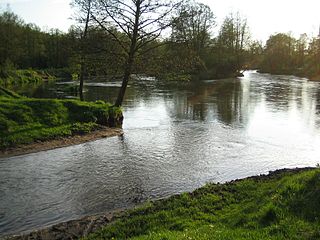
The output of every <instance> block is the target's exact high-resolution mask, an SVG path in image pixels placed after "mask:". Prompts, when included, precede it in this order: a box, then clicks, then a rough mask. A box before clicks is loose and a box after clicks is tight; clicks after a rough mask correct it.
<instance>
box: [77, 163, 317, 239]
mask: <svg viewBox="0 0 320 240" xmlns="http://www.w3.org/2000/svg"><path fill="white" fill-rule="evenodd" d="M319 209H320V170H319V169H313V168H305V169H284V170H279V171H275V172H271V173H270V174H269V175H262V176H255V177H249V178H246V179H242V180H236V181H231V182H228V183H225V184H207V185H206V186H204V187H202V188H199V189H197V190H195V191H194V192H191V193H183V194H180V195H177V196H173V197H170V198H168V199H164V200H160V201H155V202H148V203H146V204H145V205H144V206H143V207H139V208H137V209H134V210H130V211H128V212H126V213H125V214H124V215H123V216H122V217H120V218H119V219H117V220H116V221H114V222H112V223H111V224H108V225H107V226H105V227H103V228H102V229H101V230H99V231H97V232H95V233H93V234H91V235H90V236H89V237H86V238H83V239H86V240H96V239H135V240H137V239H152V240H164V239H166V240H169V239H181V240H182V239H230V240H231V239H277V240H279V239H283V240H284V239H297V240H298V239H320V211H319Z"/></svg>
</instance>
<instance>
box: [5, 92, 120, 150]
mask: <svg viewBox="0 0 320 240" xmlns="http://www.w3.org/2000/svg"><path fill="white" fill-rule="evenodd" d="M122 118H123V117H122V111H121V108H118V107H114V106H112V105H111V104H108V103H105V102H103V101H98V102H81V101H78V100H58V99H33V98H26V97H22V96H19V95H17V94H15V93H13V92H11V91H8V90H7V89H4V88H1V87H0V137H1V138H0V154H2V155H6V154H8V155H12V154H14V153H15V152H17V153H20V152H21V153H25V152H29V151H30V150H31V149H32V147H34V149H39V150H46V149H48V148H51V146H50V145H52V147H53V148H55V147H56V146H57V147H59V146H65V145H66V144H67V145H69V144H72V143H75V144H76V143H80V142H83V141H90V140H92V139H96V138H100V137H103V136H111V135H119V134H121V131H120V130H110V129H107V128H106V127H119V126H121V124H122ZM107 132H108V133H107ZM89 133H90V135H87V134H89ZM85 135H87V136H85ZM69 137H72V138H71V139H70V138H69ZM59 141H61V143H59ZM30 144H31V145H30ZM28 145H29V146H28Z"/></svg>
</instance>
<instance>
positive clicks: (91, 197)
mask: <svg viewBox="0 0 320 240" xmlns="http://www.w3.org/2000/svg"><path fill="white" fill-rule="evenodd" d="M67 84H70V83H68V82H64V83H59V84H56V83H47V84H44V85H43V86H40V87H39V86H38V87H36V88H30V87H27V88H26V89H25V90H24V91H25V92H26V93H27V94H29V95H33V96H37V97H48V96H49V97H56V96H57V95H58V97H61V96H62V97H67V96H66V95H65V93H63V92H62V91H59V90H58V91H57V88H59V87H60V86H66V85H67ZM118 85H119V82H113V83H105V82H102V81H93V82H89V83H87V84H86V89H87V91H86V92H85V97H86V99H87V100H96V99H103V100H113V99H114V98H115V96H116V94H117V91H118V88H117V87H118ZM123 109H124V116H125V120H124V125H123V129H124V135H123V136H121V137H113V138H108V139H101V140H97V141H94V142H88V143H84V144H81V145H76V146H71V147H65V148H60V149H55V150H50V151H46V152H39V153H34V154H28V155H24V156H18V157H11V158H6V159H0V235H6V234H11V233H17V232H23V231H27V230H31V229H36V228H41V227H44V226H48V225H52V224H55V223H58V222H61V221H67V220H70V219H75V218H79V217H82V216H84V215H88V214H95V213H100V212H105V211H111V210H114V209H119V208H120V209H121V208H127V207H132V206H134V205H136V204H138V203H141V202H144V201H147V200H148V199H159V198H164V197H168V196H170V195H173V194H177V193H181V192H185V191H192V190H194V189H195V188H198V187H200V186H203V185H204V184H206V183H208V182H224V181H229V180H232V179H237V178H243V177H246V176H251V175H257V174H262V173H267V172H268V171H269V170H275V169H279V168H292V167H305V166H316V165H317V164H319V163H320V148H319V146H320V83H318V82H309V81H307V80H306V79H303V78H297V77H293V76H275V75H269V74H259V73H256V72H254V71H249V72H246V73H245V76H244V77H243V78H238V79H224V80H208V81H201V82H199V83H198V84H190V85H185V84H184V85H183V86H180V87H178V86H174V85H173V86H170V87H169V86H166V85H161V84H160V85H159V84H158V83H156V81H155V80H154V79H152V78H141V79H136V80H135V84H132V85H130V86H129V88H128V91H127V95H126V100H125V102H124V106H123Z"/></svg>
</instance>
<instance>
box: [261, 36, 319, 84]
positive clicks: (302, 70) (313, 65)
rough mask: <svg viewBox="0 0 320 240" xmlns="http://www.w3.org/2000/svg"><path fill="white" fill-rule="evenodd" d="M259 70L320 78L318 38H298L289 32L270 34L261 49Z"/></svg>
mask: <svg viewBox="0 0 320 240" xmlns="http://www.w3.org/2000/svg"><path fill="white" fill-rule="evenodd" d="M259 68H260V71H261V72H269V73H273V74H295V75H301V76H307V77H309V78H311V79H314V80H320V38H319V37H317V38H313V39H311V40H308V38H307V36H306V34H302V35H301V36H300V38H299V39H296V38H294V37H292V36H291V35H290V34H284V33H279V34H276V35H272V36H270V38H269V39H268V41H267V44H266V46H265V49H264V51H263V58H262V62H261V64H260V67H259Z"/></svg>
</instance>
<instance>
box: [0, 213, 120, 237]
mask: <svg viewBox="0 0 320 240" xmlns="http://www.w3.org/2000/svg"><path fill="white" fill-rule="evenodd" d="M123 213H124V211H122V210H118V211H114V212H112V213H111V212H109V213H103V214H99V215H94V216H87V217H83V218H81V219H77V220H71V221H68V222H63V223H59V224H56V225H54V226H51V227H48V228H44V229H40V230H36V231H33V232H30V233H27V234H22V235H14V236H8V237H4V238H3V239H5V240H58V239H59V240H73V239H78V238H80V237H83V236H87V235H88V234H90V233H92V232H95V231H97V230H99V229H100V228H101V227H103V226H105V225H107V224H108V223H110V222H112V221H114V220H116V219H117V218H119V217H121V216H122V215H123ZM0 239H2V238H0Z"/></svg>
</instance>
